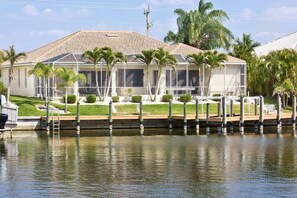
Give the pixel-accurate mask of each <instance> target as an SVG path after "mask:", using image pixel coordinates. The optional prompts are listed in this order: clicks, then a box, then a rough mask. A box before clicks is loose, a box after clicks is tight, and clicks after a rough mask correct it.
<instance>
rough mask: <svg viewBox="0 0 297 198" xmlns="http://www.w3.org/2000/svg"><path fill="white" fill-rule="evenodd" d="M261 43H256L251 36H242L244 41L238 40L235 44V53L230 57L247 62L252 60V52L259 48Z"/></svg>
mask: <svg viewBox="0 0 297 198" xmlns="http://www.w3.org/2000/svg"><path fill="white" fill-rule="evenodd" d="M259 45H260V43H258V42H254V41H253V40H252V39H251V35H250V34H244V33H243V34H242V40H240V39H239V38H237V39H236V41H235V44H233V52H232V53H230V55H232V56H235V57H237V58H241V59H243V60H245V61H247V62H249V60H250V59H251V58H252V52H254V48H255V47H258V46H259Z"/></svg>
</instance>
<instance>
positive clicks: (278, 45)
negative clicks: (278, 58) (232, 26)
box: [254, 32, 297, 56]
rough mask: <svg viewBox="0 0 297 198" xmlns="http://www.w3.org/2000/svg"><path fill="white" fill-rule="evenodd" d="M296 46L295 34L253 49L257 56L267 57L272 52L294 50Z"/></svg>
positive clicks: (296, 33) (296, 48)
mask: <svg viewBox="0 0 297 198" xmlns="http://www.w3.org/2000/svg"><path fill="white" fill-rule="evenodd" d="M296 44H297V32H294V33H292V34H289V35H287V36H284V37H282V38H279V39H276V40H274V41H271V42H269V43H266V44H264V45H261V46H258V47H255V49H254V50H255V53H256V54H257V55H258V56H262V55H267V54H268V53H269V52H271V51H274V50H282V49H285V48H288V49H295V50H297V47H296Z"/></svg>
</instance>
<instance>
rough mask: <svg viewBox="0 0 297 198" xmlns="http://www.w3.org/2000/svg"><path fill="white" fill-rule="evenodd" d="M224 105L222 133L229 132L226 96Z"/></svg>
mask: <svg viewBox="0 0 297 198" xmlns="http://www.w3.org/2000/svg"><path fill="white" fill-rule="evenodd" d="M222 100H223V101H222V107H223V127H222V134H223V135H226V134H227V118H226V117H227V115H226V97H225V96H224V97H223V98H222Z"/></svg>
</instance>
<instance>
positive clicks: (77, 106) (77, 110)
mask: <svg viewBox="0 0 297 198" xmlns="http://www.w3.org/2000/svg"><path fill="white" fill-rule="evenodd" d="M76 130H77V135H79V134H80V103H79V101H77V103H76Z"/></svg>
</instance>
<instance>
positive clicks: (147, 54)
mask: <svg viewBox="0 0 297 198" xmlns="http://www.w3.org/2000/svg"><path fill="white" fill-rule="evenodd" d="M154 54H155V50H143V51H141V54H137V55H136V59H137V60H140V61H141V62H142V63H144V64H145V65H146V77H147V94H149V95H150V99H151V100H153V97H152V90H151V83H150V77H149V67H150V65H151V64H152V62H153V60H154Z"/></svg>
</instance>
